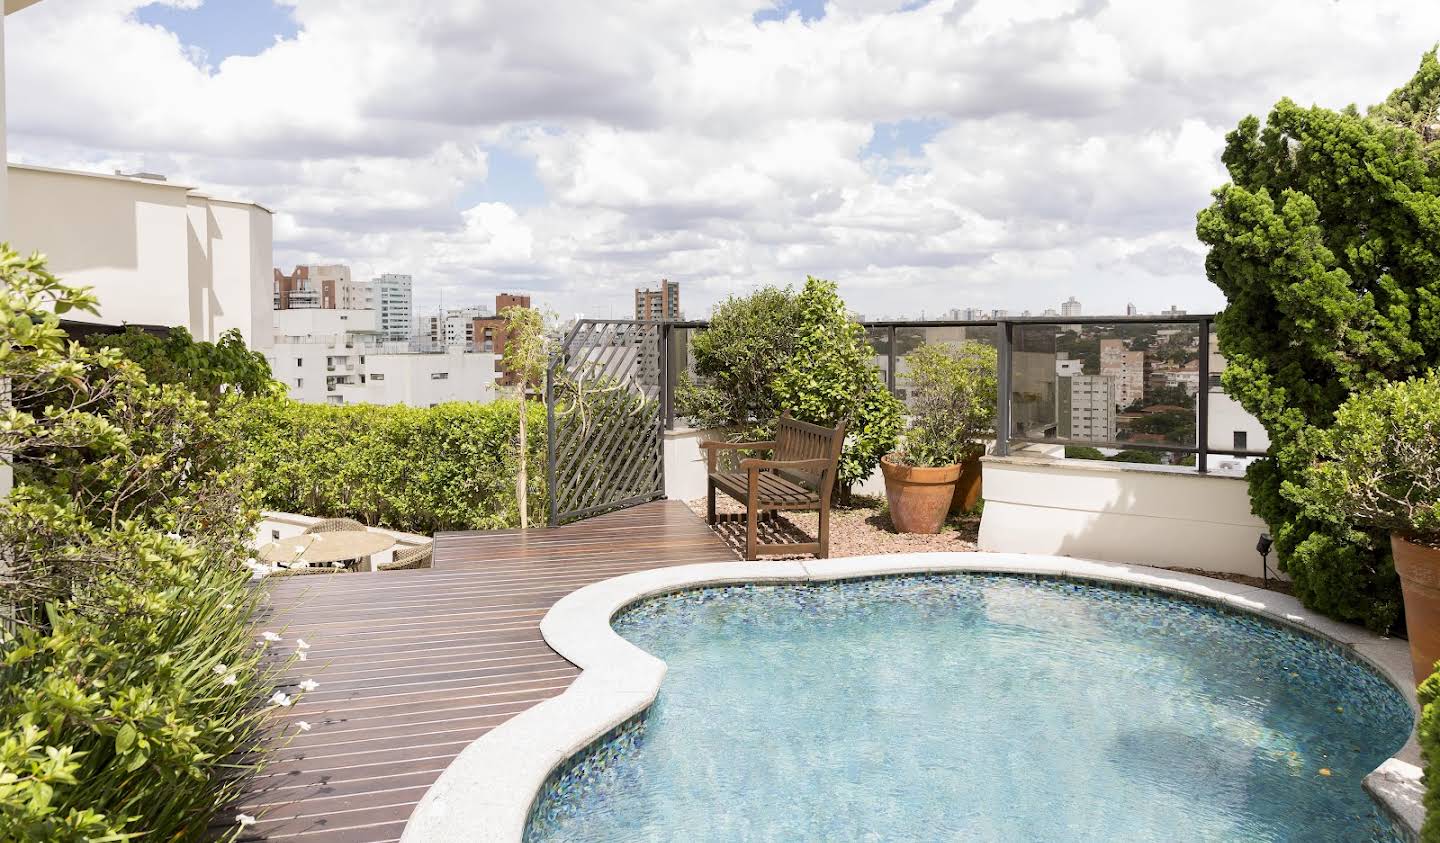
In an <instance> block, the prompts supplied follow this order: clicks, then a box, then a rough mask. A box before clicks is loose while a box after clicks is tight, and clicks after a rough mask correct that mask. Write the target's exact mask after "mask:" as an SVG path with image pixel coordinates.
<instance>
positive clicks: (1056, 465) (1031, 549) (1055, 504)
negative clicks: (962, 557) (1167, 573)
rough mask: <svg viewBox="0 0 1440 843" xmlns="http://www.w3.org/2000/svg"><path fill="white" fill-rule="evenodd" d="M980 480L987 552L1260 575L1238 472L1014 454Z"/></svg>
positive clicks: (988, 463) (989, 463)
mask: <svg viewBox="0 0 1440 843" xmlns="http://www.w3.org/2000/svg"><path fill="white" fill-rule="evenodd" d="M984 482H985V515H984V517H983V519H982V520H981V522H980V549H981V550H988V551H996V552H1001V553H1043V554H1053V555H1059V556H1073V557H1079V558H1084V559H1103V560H1106V561H1109V562H1133V563H1140V564H1145V565H1154V566H1158V567H1172V568H1196V569H1200V570H1204V571H1212V572H1216V573H1227V574H1247V575H1250V576H1255V577H1258V576H1260V573H1261V571H1260V555H1259V554H1258V553H1256V552H1255V541H1256V539H1257V538H1258V537H1259V535H1260V533H1261V532H1264V531H1265V529H1266V527H1265V525H1264V523H1263V522H1261V521H1260V519H1258V518H1256V517H1255V516H1254V515H1251V514H1250V497H1249V492H1248V490H1247V486H1246V483H1245V481H1244V479H1242V478H1238V477H1229V476H1216V475H1201V474H1196V473H1195V472H1194V470H1193V469H1186V468H1176V467H1166V466H1150V465H1144V466H1139V465H1134V464H1129V463H1106V462H1098V461H1089V460H1053V459H1044V458H1036V457H1017V456H1011V457H986V458H985V461H984ZM1270 564H1271V571H1272V574H1273V572H1274V564H1275V558H1274V555H1273V554H1272V555H1271V558H1270Z"/></svg>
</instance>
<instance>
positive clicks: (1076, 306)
mask: <svg viewBox="0 0 1440 843" xmlns="http://www.w3.org/2000/svg"><path fill="white" fill-rule="evenodd" d="M1080 309H1081V308H1080V302H1079V301H1077V300H1076V299H1075V297H1074V296H1071V297H1070V298H1068V299H1066V300H1065V301H1063V302H1061V303H1060V315H1061V316H1064V317H1070V316H1079V315H1080Z"/></svg>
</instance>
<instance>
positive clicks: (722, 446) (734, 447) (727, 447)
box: [700, 439, 778, 472]
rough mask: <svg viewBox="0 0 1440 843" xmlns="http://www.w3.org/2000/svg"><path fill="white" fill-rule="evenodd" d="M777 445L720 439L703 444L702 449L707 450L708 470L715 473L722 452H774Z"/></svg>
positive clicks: (706, 461) (772, 442)
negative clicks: (717, 460)
mask: <svg viewBox="0 0 1440 843" xmlns="http://www.w3.org/2000/svg"><path fill="white" fill-rule="evenodd" d="M777 444H778V443H776V442H774V441H773V440H772V441H770V442H722V441H720V440H718V439H710V440H705V441H703V442H701V443H700V447H701V448H703V449H704V450H705V467H706V469H707V470H708V471H712V472H713V471H714V470H715V462H716V459H717V458H718V457H719V456H720V453H719V452H720V451H773V450H775V447H776V445H777Z"/></svg>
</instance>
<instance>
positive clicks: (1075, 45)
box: [6, 0, 1440, 315]
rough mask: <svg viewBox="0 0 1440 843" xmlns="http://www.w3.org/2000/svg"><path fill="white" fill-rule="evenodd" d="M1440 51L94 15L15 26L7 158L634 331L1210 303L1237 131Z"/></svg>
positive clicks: (1121, 34) (937, 3)
mask: <svg viewBox="0 0 1440 843" xmlns="http://www.w3.org/2000/svg"><path fill="white" fill-rule="evenodd" d="M76 20H84V21H85V25H84V26H75V25H73V24H74V21H76ZM1240 20H1243V21H1244V24H1243V26H1237V25H1236V21H1240ZM1435 31H1440V8H1437V7H1435V6H1433V5H1432V4H1413V3H1411V4H1406V3H1401V2H1399V0H1385V2H1377V3H1373V4H1364V5H1363V7H1362V6H1361V5H1360V4H1353V3H1332V4H1322V5H1319V6H1317V5H1315V4H1313V3H1308V2H1305V0H1283V2H1277V3H1273V4H1264V5H1261V6H1254V5H1253V4H1251V5H1249V6H1246V7H1244V9H1243V13H1242V11H1241V10H1239V9H1231V8H1227V7H1225V6H1224V4H1218V5H1217V4H1214V3H1207V2H1201V0H1184V2H1179V0H1177V2H1176V3H1173V4H1135V3H1129V4H1125V3H1120V4H1115V3H1111V4H1083V3H1078V2H1076V3H1063V2H1062V3H1058V4H1053V5H1046V6H1044V7H1043V8H1042V7H1036V6H1033V5H1026V6H1021V5H1018V4H1015V5H1006V4H986V3H982V4H975V3H966V2H959V0H934V1H933V2H929V3H920V4H905V5H903V6H902V5H901V4H898V3H896V4H891V5H888V6H887V5H884V4H874V3H859V2H841V0H832V2H818V0H806V2H797V1H796V0H781V2H776V3H770V2H760V1H759V0H750V2H739V0H726V2H721V3H709V4H695V5H693V6H692V7H688V8H680V7H674V8H672V7H671V4H661V5H660V6H654V5H646V4H639V3H637V4H634V5H631V6H626V7H616V6H615V5H614V4H590V3H576V4H566V5H565V7H564V9H563V10H562V9H560V8H558V7H557V8H548V9H546V10H544V11H543V13H537V12H536V10H535V9H534V8H533V7H532V4H517V3H511V2H500V3H496V4H488V5H486V6H483V7H476V6H475V5H474V4H471V3H466V2H460V0H436V2H429V3H424V4H422V3H420V2H419V0H402V2H396V3H389V4H383V5H382V6H378V7H374V8H367V10H366V12H365V14H363V15H356V14H353V13H351V12H349V11H347V10H346V9H345V8H344V7H343V5H341V4H334V3H330V2H322V0H284V2H281V3H274V2H271V1H270V0H257V1H256V2H254V3H247V4H237V3H222V2H218V0H208V2H203V1H199V0H190V2H185V3H179V2H175V3H165V4H162V3H154V2H145V0H69V2H66V3H41V4H37V5H36V6H35V7H34V8H31V9H28V10H27V14H25V15H23V16H16V19H15V20H14V21H12V22H11V26H10V27H9V28H8V30H7V36H6V37H7V51H6V52H7V61H8V63H9V68H10V76H11V80H12V85H11V88H12V91H11V98H10V101H9V103H8V106H9V110H10V152H11V156H12V157H13V158H14V159H16V160H18V161H21V162H29V163H35V164H42V165H49V166H59V167H72V168H77V169H84V170H89V171H92V172H102V173H110V172H113V171H114V170H123V171H126V172H135V171H145V172H154V173H161V174H165V175H166V176H167V177H169V178H170V179H171V180H172V181H174V182H177V183H181V184H193V185H195V186H197V187H199V188H201V189H203V190H205V191H208V192H213V193H215V194H216V195H226V196H236V197H237V198H241V199H248V200H251V201H255V202H259V203H260V204H262V205H264V206H265V207H267V208H272V209H274V210H275V212H276V216H275V236H274V243H275V259H276V262H277V263H278V264H279V265H282V266H288V265H294V264H301V263H314V264H325V263H333V262H338V261H346V262H348V263H349V264H350V265H351V266H352V268H353V269H354V270H355V272H356V275H357V277H367V278H368V277H372V276H377V275H381V274H384V273H386V272H408V273H411V274H413V275H414V276H415V277H416V278H417V279H424V286H423V288H422V289H423V292H422V291H421V290H417V294H416V298H415V307H416V309H417V311H422V312H423V311H427V310H430V309H432V308H433V307H434V306H435V305H436V304H438V303H439V302H440V301H442V300H443V301H444V302H445V303H446V304H447V305H455V304H460V303H463V302H465V301H467V300H485V299H486V298H488V297H490V296H492V295H493V294H494V293H496V292H502V291H504V290H505V289H516V288H523V289H526V290H529V291H531V292H532V294H533V295H535V297H536V301H537V303H539V304H542V305H543V306H546V307H550V308H551V309H553V310H555V311H556V312H557V313H560V314H564V315H573V314H574V313H575V312H577V311H580V312H588V313H594V314H600V313H604V312H606V311H607V310H610V311H611V312H612V315H620V314H623V313H624V312H625V311H624V310H621V309H620V308H621V306H622V304H623V303H624V302H625V300H626V299H627V298H628V297H629V295H630V292H631V290H633V289H634V288H635V287H637V286H642V285H645V284H653V283H654V282H655V281H656V280H658V279H659V278H669V279H671V280H674V281H678V282H680V283H681V284H682V285H683V286H684V287H685V289H686V308H687V310H688V311H689V312H690V314H691V315H701V314H703V313H704V312H705V311H706V309H707V308H708V307H709V306H711V305H712V304H713V303H714V302H716V301H718V300H720V299H723V298H724V297H725V296H727V295H729V294H744V293H747V292H750V291H751V290H753V289H754V288H755V287H757V286H759V285H761V284H766V283H781V284H787V283H788V284H797V285H798V284H800V283H802V282H803V280H804V278H805V276H806V275H807V274H812V275H816V276H820V277H825V278H829V279H831V280H834V281H836V282H838V284H839V287H840V292H841V294H842V295H844V296H845V298H846V300H847V302H849V303H850V304H851V306H852V307H854V308H855V309H857V310H858V311H860V312H863V313H876V314H880V313H888V314H890V315H900V314H902V313H903V314H911V315H918V313H919V311H920V310H921V309H922V308H923V309H925V310H926V311H927V312H928V311H930V310H931V309H932V308H933V309H934V310H936V311H938V310H942V309H944V310H948V309H949V308H952V307H971V306H975V307H985V308H992V309H993V308H997V307H998V308H1007V309H1012V310H1025V309H1030V310H1032V311H1034V312H1037V313H1038V312H1042V311H1043V310H1044V309H1045V308H1047V307H1054V306H1056V305H1057V304H1058V302H1060V301H1063V300H1064V299H1065V298H1066V297H1067V296H1069V295H1071V294H1074V295H1077V296H1079V297H1081V298H1082V299H1087V300H1088V301H1089V302H1091V304H1090V306H1089V307H1090V310H1091V311H1092V312H1122V310H1123V307H1124V305H1125V303H1126V302H1128V301H1135V302H1136V303H1137V304H1140V305H1141V306H1142V309H1148V310H1154V309H1157V308H1160V307H1164V306H1168V305H1170V304H1174V305H1177V306H1178V307H1180V308H1181V309H1185V310H1189V311H1191V312H1204V311H1212V310H1215V309H1216V308H1217V307H1219V305H1220V302H1221V296H1220V294H1219V291H1218V290H1216V289H1215V288H1214V287H1213V286H1212V285H1210V284H1209V283H1208V281H1206V280H1205V277H1204V272H1203V261H1202V258H1203V254H1204V250H1203V248H1202V247H1201V246H1200V244H1199V243H1198V242H1197V241H1196V239H1195V237H1194V220H1195V213H1196V212H1197V211H1198V210H1199V209H1200V208H1202V207H1204V206H1205V205H1206V204H1208V202H1209V198H1210V191H1211V190H1213V189H1215V188H1216V187H1218V186H1219V185H1220V184H1222V183H1223V182H1224V181H1225V175H1224V172H1223V169H1222V168H1221V166H1220V162H1219V151H1220V148H1221V146H1222V144H1223V138H1224V135H1225V133H1226V132H1227V131H1229V130H1231V129H1233V128H1234V127H1235V125H1236V124H1237V123H1238V121H1239V120H1240V119H1241V118H1242V117H1244V116H1245V115H1247V114H1259V115H1263V114H1265V113H1266V112H1267V111H1268V110H1269V109H1270V108H1271V107H1272V106H1273V104H1274V103H1275V102H1276V101H1277V100H1279V99H1280V98H1281V97H1282V96H1286V95H1288V96H1291V97H1293V98H1294V99H1296V100H1297V101H1299V102H1301V103H1302V104H1308V103H1310V102H1315V103H1318V104H1322V105H1327V106H1332V107H1343V106H1344V105H1345V104H1347V103H1349V102H1355V103H1359V104H1361V105H1362V106H1363V105H1364V104H1367V103H1373V102H1377V101H1380V100H1382V99H1383V98H1384V97H1385V96H1386V95H1387V94H1388V93H1389V91H1390V89H1391V88H1392V87H1393V85H1394V80H1396V79H1403V78H1406V77H1407V76H1408V75H1409V74H1410V73H1411V72H1412V71H1413V66H1414V62H1415V60H1416V57H1417V56H1418V55H1419V54H1420V53H1421V52H1423V51H1424V50H1425V49H1428V48H1429V47H1431V46H1432V43H1431V42H1432V41H1433V36H1432V35H1429V34H1428V33H1433V32H1435ZM458 43H464V44H467V45H470V47H472V48H467V49H465V50H456V49H454V48H453V45H455V44H458ZM1195 45H1203V49H1198V48H1196V47H1195ZM75 55H83V56H125V57H127V64H126V66H125V68H124V71H125V72H124V73H118V72H116V68H115V67H114V66H113V62H108V61H90V62H73V61H66V60H64V59H63V58H62V57H65V56H75ZM357 55H364V56H367V60H366V61H355V60H354V57H355V56H357ZM416 56H426V57H429V60H427V61H425V62H415V61H413V58H414V57H416ZM1178 78H1183V79H1185V80H1186V85H1184V86H1176V85H1175V84H1174V83H1173V80H1175V79H1178ZM776 79H785V80H786V81H785V84H783V85H776V84H774V80H776ZM157 150H163V151H157Z"/></svg>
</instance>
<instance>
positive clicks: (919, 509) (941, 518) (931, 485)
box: [880, 455, 960, 534]
mask: <svg viewBox="0 0 1440 843" xmlns="http://www.w3.org/2000/svg"><path fill="white" fill-rule="evenodd" d="M880 471H881V472H882V473H883V474H884V475H885V498H886V499H887V500H889V501H890V521H891V523H893V524H894V525H895V529H896V530H897V531H899V532H901V533H929V534H934V533H938V532H940V528H941V527H943V526H945V516H946V515H947V514H948V513H949V512H950V504H951V502H952V501H954V499H955V483H956V481H958V480H959V479H960V466H958V465H945V466H940V467H939V468H927V467H921V466H909V465H900V464H898V463H895V462H891V460H890V457H889V456H888V455H887V456H886V457H885V458H884V459H882V460H880Z"/></svg>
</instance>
